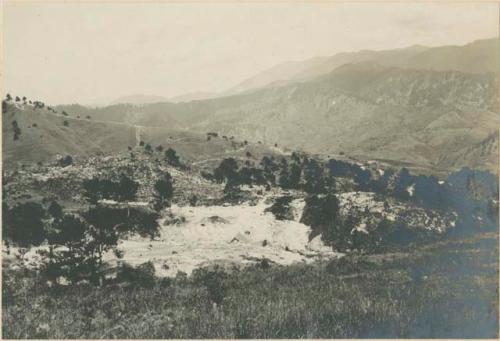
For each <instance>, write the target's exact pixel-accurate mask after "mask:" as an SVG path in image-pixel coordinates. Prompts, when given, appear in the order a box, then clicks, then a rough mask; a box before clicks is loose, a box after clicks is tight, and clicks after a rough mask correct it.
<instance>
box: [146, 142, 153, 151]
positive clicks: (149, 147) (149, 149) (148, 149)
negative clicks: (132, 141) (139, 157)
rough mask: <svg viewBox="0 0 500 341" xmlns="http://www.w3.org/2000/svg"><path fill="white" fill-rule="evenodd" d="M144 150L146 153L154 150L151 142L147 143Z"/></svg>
mask: <svg viewBox="0 0 500 341" xmlns="http://www.w3.org/2000/svg"><path fill="white" fill-rule="evenodd" d="M144 150H145V151H146V153H151V152H153V148H152V147H151V145H150V144H149V143H147V144H146V145H145V146H144Z"/></svg>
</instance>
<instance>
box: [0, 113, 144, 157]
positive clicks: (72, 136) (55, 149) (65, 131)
mask: <svg viewBox="0 0 500 341" xmlns="http://www.w3.org/2000/svg"><path fill="white" fill-rule="evenodd" d="M14 121H16V122H17V124H18V127H19V128H20V130H21V134H20V135H19V136H18V139H17V140H14V129H13V125H12V122H14ZM64 122H67V125H65V123H64ZM2 133H3V136H2V138H3V161H4V162H5V163H6V164H12V163H15V162H17V161H22V162H38V161H47V160H50V159H53V158H54V157H55V156H56V155H57V154H60V155H68V154H69V155H74V156H88V155H91V154H95V153H98V152H104V153H107V152H116V151H119V150H123V149H126V148H127V145H134V144H135V130H134V128H133V127H130V126H127V125H124V124H117V123H113V122H102V121H99V122H96V121H93V120H92V119H85V118H80V119H78V118H76V117H66V116H64V115H61V114H54V113H52V112H50V111H49V110H47V109H46V108H43V109H34V108H33V107H32V106H30V105H13V104H8V105H7V110H6V112H4V113H3V115H2Z"/></svg>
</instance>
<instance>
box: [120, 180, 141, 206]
mask: <svg viewBox="0 0 500 341" xmlns="http://www.w3.org/2000/svg"><path fill="white" fill-rule="evenodd" d="M117 187H118V188H117V193H116V194H117V195H116V198H117V199H118V200H119V201H133V200H135V198H136V194H137V189H138V188H139V185H138V184H137V182H135V181H133V180H132V179H130V178H129V177H128V176H126V175H122V176H121V177H120V182H119V184H118V186H117Z"/></svg>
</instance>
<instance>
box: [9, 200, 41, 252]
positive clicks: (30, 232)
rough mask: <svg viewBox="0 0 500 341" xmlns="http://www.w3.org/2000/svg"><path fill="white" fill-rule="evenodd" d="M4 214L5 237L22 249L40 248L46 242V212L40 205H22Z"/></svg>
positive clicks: (32, 203) (31, 203)
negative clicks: (44, 220)
mask: <svg viewBox="0 0 500 341" xmlns="http://www.w3.org/2000/svg"><path fill="white" fill-rule="evenodd" d="M4 208H5V206H4ZM3 214H4V215H5V225H4V226H3V228H4V229H5V236H6V237H7V238H8V239H9V240H11V241H12V242H13V243H14V244H16V245H19V246H21V247H30V246H38V245H40V244H41V243H42V242H43V241H44V240H45V237H46V233H45V229H44V222H43V219H44V218H45V210H44V209H43V207H42V206H41V205H40V204H38V203H35V202H27V203H20V204H17V205H16V206H14V207H13V208H12V209H10V210H8V211H6V212H3Z"/></svg>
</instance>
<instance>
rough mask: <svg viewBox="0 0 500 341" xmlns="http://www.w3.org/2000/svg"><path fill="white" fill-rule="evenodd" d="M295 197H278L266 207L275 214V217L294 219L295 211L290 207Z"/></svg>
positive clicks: (267, 210)
mask: <svg viewBox="0 0 500 341" xmlns="http://www.w3.org/2000/svg"><path fill="white" fill-rule="evenodd" d="M292 200H293V197H291V196H289V195H284V196H282V197H279V198H277V199H276V200H275V201H274V203H273V204H272V205H271V206H270V207H268V208H266V210H265V211H266V212H271V213H272V214H274V217H275V218H276V219H278V220H292V219H293V212H292V208H291V207H290V203H291V202H292Z"/></svg>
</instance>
